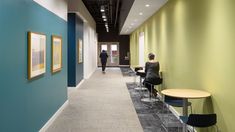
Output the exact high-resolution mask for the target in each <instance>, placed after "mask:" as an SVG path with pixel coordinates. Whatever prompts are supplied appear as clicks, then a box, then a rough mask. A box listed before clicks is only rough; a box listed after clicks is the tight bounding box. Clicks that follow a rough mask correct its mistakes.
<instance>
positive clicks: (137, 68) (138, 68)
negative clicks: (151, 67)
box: [134, 67, 143, 85]
mask: <svg viewBox="0 0 235 132" xmlns="http://www.w3.org/2000/svg"><path fill="white" fill-rule="evenodd" d="M138 70H143V67H135V69H134V71H135V78H134V83H135V84H136V85H137V82H136V77H137V76H140V75H139V73H138V72H137V71H138Z"/></svg>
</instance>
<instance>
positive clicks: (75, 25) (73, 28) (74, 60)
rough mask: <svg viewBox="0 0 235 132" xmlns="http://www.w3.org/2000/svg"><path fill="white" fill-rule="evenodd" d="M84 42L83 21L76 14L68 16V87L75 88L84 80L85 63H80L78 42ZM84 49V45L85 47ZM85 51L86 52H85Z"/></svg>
mask: <svg viewBox="0 0 235 132" xmlns="http://www.w3.org/2000/svg"><path fill="white" fill-rule="evenodd" d="M79 39H80V40H82V41H83V21H82V19H81V18H80V17H78V16H77V15H76V14H75V13H69V14H68V86H69V87H75V86H77V85H78V84H79V83H80V82H81V80H82V79H83V74H84V72H83V62H82V63H78V51H77V49H78V47H77V43H78V40H79ZM82 47H84V43H83V46H82ZM83 51H84V50H83Z"/></svg>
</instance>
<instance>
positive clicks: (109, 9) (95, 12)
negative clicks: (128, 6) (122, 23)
mask: <svg viewBox="0 0 235 132" xmlns="http://www.w3.org/2000/svg"><path fill="white" fill-rule="evenodd" d="M82 1H83V3H84V4H85V6H86V7H87V9H88V11H89V12H90V14H91V15H92V16H93V18H94V19H95V21H96V24H97V26H102V25H103V26H104V25H105V21H103V18H102V14H101V12H100V9H101V6H102V5H103V6H104V7H105V14H106V16H107V22H108V25H109V27H118V23H119V14H120V7H121V1H122V0H82ZM104 27H105V26H104Z"/></svg>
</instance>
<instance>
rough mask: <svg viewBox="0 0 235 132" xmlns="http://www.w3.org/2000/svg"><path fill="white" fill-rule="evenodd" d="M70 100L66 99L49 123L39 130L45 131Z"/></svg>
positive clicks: (40, 131)
mask: <svg viewBox="0 0 235 132" xmlns="http://www.w3.org/2000/svg"><path fill="white" fill-rule="evenodd" d="M68 104H69V101H68V100H66V101H65V102H64V104H63V105H62V106H61V107H60V108H59V109H58V110H57V111H56V112H55V114H54V115H53V116H52V117H51V118H50V119H49V120H48V121H47V123H46V124H45V125H44V126H43V127H42V128H41V129H40V130H39V132H45V131H46V130H47V129H48V128H49V127H50V125H51V124H52V123H53V122H54V121H55V119H56V118H57V117H58V116H59V115H60V114H61V112H62V111H63V110H64V109H65V108H66V107H67V105H68Z"/></svg>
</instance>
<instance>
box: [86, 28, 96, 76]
mask: <svg viewBox="0 0 235 132" xmlns="http://www.w3.org/2000/svg"><path fill="white" fill-rule="evenodd" d="M83 40H84V78H85V79H87V78H89V77H90V76H91V74H92V73H93V72H94V71H95V69H96V68H97V36H96V31H95V30H94V29H93V28H92V27H90V26H89V24H88V23H84V36H83Z"/></svg>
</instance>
